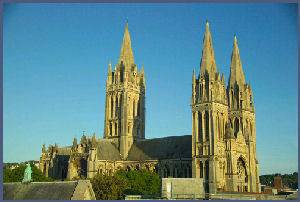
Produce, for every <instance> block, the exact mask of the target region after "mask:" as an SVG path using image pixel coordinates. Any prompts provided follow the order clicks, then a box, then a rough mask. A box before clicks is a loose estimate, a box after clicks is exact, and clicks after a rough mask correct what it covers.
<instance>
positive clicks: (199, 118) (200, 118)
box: [198, 112, 203, 142]
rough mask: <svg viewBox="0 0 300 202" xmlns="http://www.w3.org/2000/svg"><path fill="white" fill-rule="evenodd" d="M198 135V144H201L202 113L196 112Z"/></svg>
mask: <svg viewBox="0 0 300 202" xmlns="http://www.w3.org/2000/svg"><path fill="white" fill-rule="evenodd" d="M198 134H199V136H198V137H199V142H203V129H202V113H201V112H198Z"/></svg>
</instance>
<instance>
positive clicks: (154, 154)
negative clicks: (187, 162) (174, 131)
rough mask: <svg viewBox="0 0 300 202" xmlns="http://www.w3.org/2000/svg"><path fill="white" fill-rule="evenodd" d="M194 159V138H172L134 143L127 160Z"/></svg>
mask: <svg viewBox="0 0 300 202" xmlns="http://www.w3.org/2000/svg"><path fill="white" fill-rule="evenodd" d="M191 157H192V136H191V135H185V136H170V137H164V138H155V139H149V140H140V141H138V142H136V143H134V144H133V145H132V147H131V149H130V151H129V153H128V157H127V160H138V161H143V160H162V159H176V158H191Z"/></svg>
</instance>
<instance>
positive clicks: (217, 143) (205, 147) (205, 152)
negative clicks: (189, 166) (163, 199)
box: [191, 22, 228, 192]
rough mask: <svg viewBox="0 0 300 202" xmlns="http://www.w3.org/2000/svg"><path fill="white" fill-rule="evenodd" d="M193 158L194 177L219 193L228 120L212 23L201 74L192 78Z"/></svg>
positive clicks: (207, 188) (205, 43)
mask: <svg viewBox="0 0 300 202" xmlns="http://www.w3.org/2000/svg"><path fill="white" fill-rule="evenodd" d="M192 80H193V81H192V103H191V106H192V120H193V122H192V141H193V142H192V157H193V177H200V178H204V187H205V190H206V192H215V191H216V181H217V176H216V167H217V166H219V164H218V162H219V161H220V162H223V160H222V159H219V158H218V156H219V155H218V154H219V153H220V151H219V150H225V148H224V144H223V142H224V138H223V137H224V135H225V124H226V121H227V119H228V106H227V96H226V89H225V81H224V76H223V75H222V76H220V73H219V72H218V70H217V67H216V61H215V56H214V49H213V44H212V37H211V33H210V30H209V23H208V22H206V27H205V34H204V39H203V50H202V58H201V63H200V74H199V76H198V77H197V78H196V75H195V72H193V78H192Z"/></svg>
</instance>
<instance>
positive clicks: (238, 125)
mask: <svg viewBox="0 0 300 202" xmlns="http://www.w3.org/2000/svg"><path fill="white" fill-rule="evenodd" d="M239 130H240V123H239V119H238V118H235V119H234V135H235V137H237V133H238V132H239Z"/></svg>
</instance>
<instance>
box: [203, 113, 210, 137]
mask: <svg viewBox="0 0 300 202" xmlns="http://www.w3.org/2000/svg"><path fill="white" fill-rule="evenodd" d="M204 119H205V139H206V141H209V114H208V111H205V116H204Z"/></svg>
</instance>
